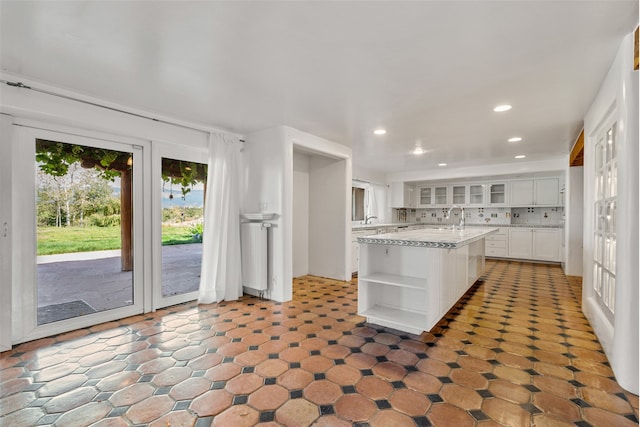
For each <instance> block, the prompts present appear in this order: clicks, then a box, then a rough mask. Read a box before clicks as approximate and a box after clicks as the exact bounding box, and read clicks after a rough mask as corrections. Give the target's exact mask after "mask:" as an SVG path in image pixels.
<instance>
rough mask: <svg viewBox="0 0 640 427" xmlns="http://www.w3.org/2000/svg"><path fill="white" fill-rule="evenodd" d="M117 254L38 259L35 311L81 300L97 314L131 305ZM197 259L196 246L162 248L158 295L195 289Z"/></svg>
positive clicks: (128, 278)
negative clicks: (160, 291) (36, 303)
mask: <svg viewBox="0 0 640 427" xmlns="http://www.w3.org/2000/svg"><path fill="white" fill-rule="evenodd" d="M119 252H120V251H101V252H93V253H91V252H84V253H80V254H63V255H52V256H50V257H38V271H37V274H38V308H39V309H40V310H43V309H44V310H46V308H44V307H47V306H53V305H58V304H63V303H69V305H70V304H71V303H73V302H75V301H84V302H85V303H86V304H87V305H89V306H90V307H91V308H92V309H93V310H95V311H96V312H98V311H104V310H110V309H113V308H118V307H124V306H126V305H130V304H132V303H133V286H132V277H133V274H132V272H131V271H126V272H123V271H121V264H120V255H119ZM201 259H202V244H200V243H192V244H186V245H172V246H163V247H162V296H163V297H166V296H171V295H178V294H183V293H187V292H193V291H196V290H198V287H199V285H200V266H201ZM82 314H87V313H82V312H81V313H78V315H82ZM65 316H66V315H65ZM70 317H75V316H74V315H68V316H66V317H64V318H70ZM39 324H41V323H40V322H39Z"/></svg>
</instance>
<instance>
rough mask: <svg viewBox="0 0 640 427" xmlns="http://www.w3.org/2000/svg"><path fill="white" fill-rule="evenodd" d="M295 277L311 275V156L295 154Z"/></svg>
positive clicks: (293, 266)
mask: <svg viewBox="0 0 640 427" xmlns="http://www.w3.org/2000/svg"><path fill="white" fill-rule="evenodd" d="M292 256H293V261H292V263H293V264H292V268H293V273H292V274H293V277H300V276H304V275H306V274H309V156H308V155H306V154H303V153H298V152H296V151H295V150H294V152H293V254H292Z"/></svg>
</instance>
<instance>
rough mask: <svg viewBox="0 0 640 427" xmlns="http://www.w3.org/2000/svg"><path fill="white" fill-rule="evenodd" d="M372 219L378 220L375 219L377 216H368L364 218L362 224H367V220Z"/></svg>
mask: <svg viewBox="0 0 640 427" xmlns="http://www.w3.org/2000/svg"><path fill="white" fill-rule="evenodd" d="M374 218H375V219H378V217H377V216H368V217H366V218H365V220H364V223H365V224H369V220H372V219H374Z"/></svg>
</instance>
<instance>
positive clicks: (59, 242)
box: [38, 226, 194, 255]
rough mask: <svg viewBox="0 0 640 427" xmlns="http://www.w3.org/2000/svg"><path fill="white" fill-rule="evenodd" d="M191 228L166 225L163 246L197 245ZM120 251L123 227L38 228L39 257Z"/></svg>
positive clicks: (163, 232) (163, 228) (163, 227)
mask: <svg viewBox="0 0 640 427" xmlns="http://www.w3.org/2000/svg"><path fill="white" fill-rule="evenodd" d="M193 242H194V241H193V237H192V235H191V233H190V232H189V227H168V226H162V244H163V245H181V244H184V243H193ZM110 249H120V227H38V255H52V254H66V253H71V252H91V251H106V250H110Z"/></svg>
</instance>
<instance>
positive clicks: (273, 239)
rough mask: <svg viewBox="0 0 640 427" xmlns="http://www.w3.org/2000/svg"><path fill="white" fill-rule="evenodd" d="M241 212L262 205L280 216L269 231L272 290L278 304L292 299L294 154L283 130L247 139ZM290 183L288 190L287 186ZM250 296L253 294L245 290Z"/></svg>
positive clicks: (261, 133) (262, 132) (268, 294)
mask: <svg viewBox="0 0 640 427" xmlns="http://www.w3.org/2000/svg"><path fill="white" fill-rule="evenodd" d="M245 141H246V143H245V145H244V150H243V156H242V160H243V177H244V183H243V186H244V189H243V191H242V203H241V206H242V208H241V209H242V211H243V212H258V211H259V209H260V204H262V203H267V204H268V210H269V211H270V212H274V213H276V214H277V217H276V218H275V219H274V220H272V221H270V222H271V223H272V227H271V228H270V229H269V275H270V278H269V279H270V280H269V284H268V286H269V288H268V293H267V294H266V296H267V297H268V298H271V299H274V300H276V301H289V300H290V299H291V295H292V293H291V229H292V215H291V203H292V200H291V199H292V196H291V195H292V185H291V180H292V170H293V152H292V151H290V150H287V149H286V144H285V139H284V128H283V127H275V128H270V129H265V130H262V131H259V132H254V133H252V134H249V135H247V136H246V137H245ZM287 180H288V181H289V187H288V190H287V188H286V182H287ZM245 291H247V292H250V290H246V289H245Z"/></svg>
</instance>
